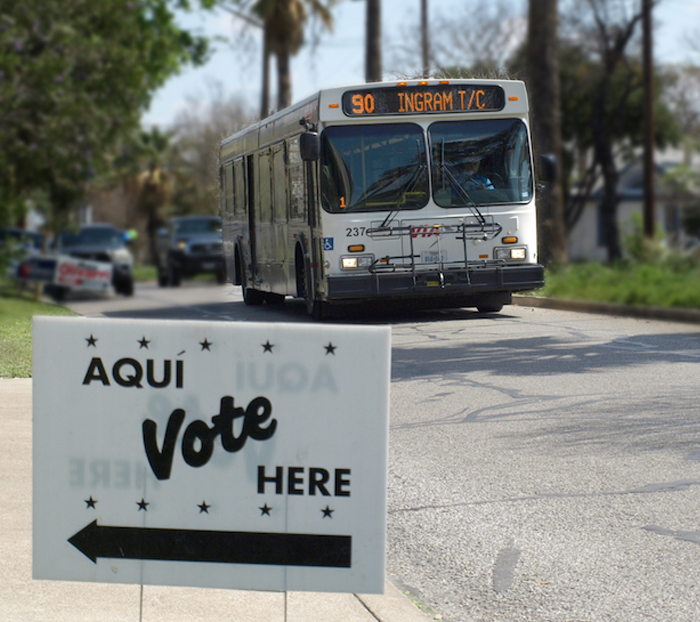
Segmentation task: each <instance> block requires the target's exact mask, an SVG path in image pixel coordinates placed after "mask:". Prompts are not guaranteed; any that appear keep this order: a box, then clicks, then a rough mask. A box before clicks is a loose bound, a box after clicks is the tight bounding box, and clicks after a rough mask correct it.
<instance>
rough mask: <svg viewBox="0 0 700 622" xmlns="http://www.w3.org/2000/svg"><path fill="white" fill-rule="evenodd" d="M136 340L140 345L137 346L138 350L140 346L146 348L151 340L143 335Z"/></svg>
mask: <svg viewBox="0 0 700 622" xmlns="http://www.w3.org/2000/svg"><path fill="white" fill-rule="evenodd" d="M138 341H139V343H140V344H141V345H140V346H139V350H140V349H141V348H146V350H148V344H149V343H151V342H150V341H149V340H148V339H146V337H145V336H144V337H143V338H141V339H139V340H138Z"/></svg>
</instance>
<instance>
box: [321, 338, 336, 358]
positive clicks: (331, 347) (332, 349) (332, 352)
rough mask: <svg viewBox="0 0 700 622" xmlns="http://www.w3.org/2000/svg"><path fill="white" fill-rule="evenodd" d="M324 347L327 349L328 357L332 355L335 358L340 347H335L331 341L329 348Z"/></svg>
mask: <svg viewBox="0 0 700 622" xmlns="http://www.w3.org/2000/svg"><path fill="white" fill-rule="evenodd" d="M323 347H324V348H326V356H328V355H329V354H332V355H333V356H335V351H336V349H337V347H338V346H334V345H333V344H332V343H331V342H330V341H329V342H328V345H327V346H323Z"/></svg>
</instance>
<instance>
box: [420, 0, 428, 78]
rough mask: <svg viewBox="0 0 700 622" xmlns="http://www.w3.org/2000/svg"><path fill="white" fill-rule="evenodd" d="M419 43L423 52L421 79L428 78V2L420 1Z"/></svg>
mask: <svg viewBox="0 0 700 622" xmlns="http://www.w3.org/2000/svg"><path fill="white" fill-rule="evenodd" d="M420 13H421V27H420V29H421V43H422V46H421V47H422V51H423V77H424V78H429V77H430V42H429V40H428V0H421V1H420Z"/></svg>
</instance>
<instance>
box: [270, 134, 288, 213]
mask: <svg viewBox="0 0 700 622" xmlns="http://www.w3.org/2000/svg"><path fill="white" fill-rule="evenodd" d="M285 160H286V158H285V153H284V143H282V144H281V145H277V146H275V148H274V151H273V156H272V169H273V170H272V173H273V185H274V190H273V200H274V216H273V217H274V220H275V221H276V222H282V221H286V220H287V167H286V162H285Z"/></svg>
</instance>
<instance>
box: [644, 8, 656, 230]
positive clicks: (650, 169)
mask: <svg viewBox="0 0 700 622" xmlns="http://www.w3.org/2000/svg"><path fill="white" fill-rule="evenodd" d="M651 7H652V0H642V39H643V51H642V56H643V66H644V235H645V237H647V238H649V239H652V238H653V237H654V228H655V220H656V218H655V201H656V196H655V188H654V176H655V173H656V170H655V166H654V56H653V48H652V36H651V34H652V32H651V31H652V23H651Z"/></svg>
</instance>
